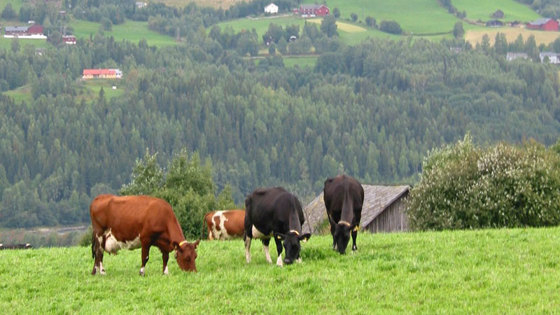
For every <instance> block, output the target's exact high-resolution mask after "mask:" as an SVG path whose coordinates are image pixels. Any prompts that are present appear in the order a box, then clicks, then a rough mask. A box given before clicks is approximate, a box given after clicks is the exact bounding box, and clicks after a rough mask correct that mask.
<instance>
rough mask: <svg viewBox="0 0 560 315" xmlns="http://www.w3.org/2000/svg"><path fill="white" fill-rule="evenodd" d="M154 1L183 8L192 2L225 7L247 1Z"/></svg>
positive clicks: (200, 4) (206, 5)
mask: <svg viewBox="0 0 560 315" xmlns="http://www.w3.org/2000/svg"><path fill="white" fill-rule="evenodd" d="M154 2H161V3H165V5H168V6H172V7H176V8H183V7H185V6H187V5H188V4H189V3H191V2H194V3H196V4H197V5H199V6H201V7H213V8H222V9H227V8H229V7H231V6H232V5H234V4H237V3H239V2H247V0H154Z"/></svg>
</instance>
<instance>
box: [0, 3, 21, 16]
mask: <svg viewBox="0 0 560 315" xmlns="http://www.w3.org/2000/svg"><path fill="white" fill-rule="evenodd" d="M0 16H1V17H2V18H3V19H6V20H11V19H14V18H16V17H17V13H16V11H14V9H13V8H12V4H11V3H9V2H8V3H7V4H6V6H5V7H4V10H2V14H1V15H0Z"/></svg>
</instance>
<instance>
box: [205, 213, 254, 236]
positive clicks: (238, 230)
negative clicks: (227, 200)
mask: <svg viewBox="0 0 560 315" xmlns="http://www.w3.org/2000/svg"><path fill="white" fill-rule="evenodd" d="M244 221H245V210H219V211H212V212H208V213H207V214H206V215H205V216H204V223H205V225H206V228H207V229H208V239H209V240H214V239H216V240H229V239H231V238H234V237H242V236H243V232H244V229H243V227H244V223H245V222H244Z"/></svg>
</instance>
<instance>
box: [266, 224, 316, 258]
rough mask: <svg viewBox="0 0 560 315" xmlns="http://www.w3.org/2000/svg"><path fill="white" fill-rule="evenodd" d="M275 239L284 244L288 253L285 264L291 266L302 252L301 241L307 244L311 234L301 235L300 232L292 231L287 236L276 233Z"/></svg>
mask: <svg viewBox="0 0 560 315" xmlns="http://www.w3.org/2000/svg"><path fill="white" fill-rule="evenodd" d="M274 237H275V238H277V239H279V240H282V241H283V242H284V244H283V245H284V250H285V251H286V256H285V258H284V263H285V264H287V265H289V264H291V263H293V262H294V261H296V260H297V259H298V258H299V252H300V250H301V245H300V241H304V242H307V240H308V239H309V238H310V237H311V234H310V233H305V234H303V235H300V234H299V232H297V231H295V230H291V231H290V232H288V233H287V234H282V233H274Z"/></svg>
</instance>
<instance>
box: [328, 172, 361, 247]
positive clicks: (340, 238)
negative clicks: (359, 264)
mask: <svg viewBox="0 0 560 315" xmlns="http://www.w3.org/2000/svg"><path fill="white" fill-rule="evenodd" d="M323 198H324V201H325V207H326V209H327V216H328V217H329V223H330V224H331V235H332V237H333V249H336V250H338V252H339V253H341V254H344V253H345V252H346V247H347V246H348V242H349V240H350V233H352V250H353V251H355V250H357V249H358V247H357V246H356V237H357V236H358V229H359V227H360V219H361V217H362V206H363V203H364V188H363V187H362V185H361V184H360V182H358V181H357V180H356V179H355V178H353V177H350V176H347V175H339V176H337V177H335V178H329V179H327V180H326V181H325V187H324V189H323Z"/></svg>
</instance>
